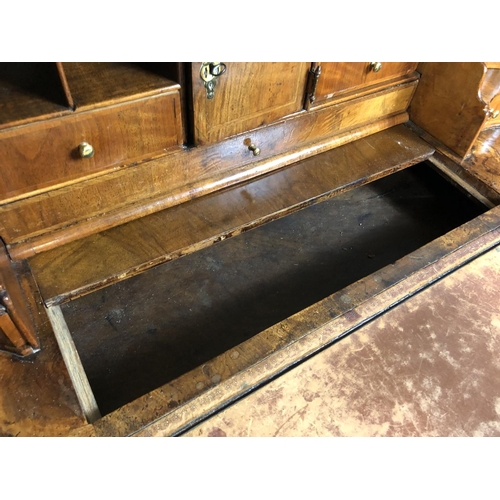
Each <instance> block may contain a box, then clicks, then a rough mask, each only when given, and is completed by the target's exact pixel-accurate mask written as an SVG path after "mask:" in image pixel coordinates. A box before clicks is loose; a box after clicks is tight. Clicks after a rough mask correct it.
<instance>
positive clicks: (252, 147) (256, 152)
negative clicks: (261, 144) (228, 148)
mask: <svg viewBox="0 0 500 500" xmlns="http://www.w3.org/2000/svg"><path fill="white" fill-rule="evenodd" d="M248 149H249V150H250V151H252V152H253V155H254V156H259V155H260V148H258V147H257V146H256V145H255V144H250V146H248Z"/></svg>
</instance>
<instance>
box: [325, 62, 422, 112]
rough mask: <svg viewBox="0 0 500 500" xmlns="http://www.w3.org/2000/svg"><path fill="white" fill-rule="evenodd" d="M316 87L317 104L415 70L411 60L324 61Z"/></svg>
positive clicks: (415, 64)
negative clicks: (371, 61) (377, 61)
mask: <svg viewBox="0 0 500 500" xmlns="http://www.w3.org/2000/svg"><path fill="white" fill-rule="evenodd" d="M320 65H321V74H320V76H319V78H318V84H317V87H316V99H315V104H319V103H322V102H324V101H326V100H328V99H331V98H332V97H336V96H338V95H341V94H343V93H345V92H349V91H354V90H356V89H359V88H360V87H364V86H370V85H374V84H378V83H383V82H384V81H386V80H391V79H393V78H397V77H400V76H403V75H406V74H408V73H411V72H413V71H415V69H416V67H417V63H409V62H402V63H401V62H383V63H365V62H354V63H353V62H350V63H346V62H326V63H325V62H323V63H320Z"/></svg>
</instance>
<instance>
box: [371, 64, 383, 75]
mask: <svg viewBox="0 0 500 500" xmlns="http://www.w3.org/2000/svg"><path fill="white" fill-rule="evenodd" d="M370 69H371V70H372V71H373V72H374V73H378V72H379V71H380V70H381V69H382V63H381V62H372V63H370Z"/></svg>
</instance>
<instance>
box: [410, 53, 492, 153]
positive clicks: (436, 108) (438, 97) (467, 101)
mask: <svg viewBox="0 0 500 500" xmlns="http://www.w3.org/2000/svg"><path fill="white" fill-rule="evenodd" d="M418 70H419V72H420V73H421V78H420V82H419V85H418V88H417V91H416V92H415V97H414V98H413V100H412V103H411V107H410V119H411V120H412V121H413V122H415V123H416V124H417V125H418V126H419V127H421V128H422V129H424V130H425V131H426V132H427V133H429V134H431V135H432V136H434V137H435V138H436V139H438V140H439V141H441V142H442V143H443V144H444V145H445V146H447V147H448V148H450V149H451V150H452V151H454V152H455V153H456V154H457V155H459V156H460V157H462V158H464V157H466V156H467V155H468V154H469V152H470V149H471V147H472V146H473V144H474V141H475V140H476V137H477V135H478V134H479V132H480V131H481V127H482V126H483V122H484V120H485V118H486V114H485V103H484V102H483V101H482V100H481V99H480V88H481V86H482V82H483V79H484V78H485V75H486V67H485V65H484V64H483V63H458V62H457V63H420V65H419V66H418Z"/></svg>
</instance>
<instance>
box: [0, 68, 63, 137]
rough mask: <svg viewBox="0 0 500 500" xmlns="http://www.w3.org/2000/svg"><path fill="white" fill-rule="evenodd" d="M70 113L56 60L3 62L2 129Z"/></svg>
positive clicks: (0, 78)
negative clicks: (54, 61)
mask: <svg viewBox="0 0 500 500" xmlns="http://www.w3.org/2000/svg"><path fill="white" fill-rule="evenodd" d="M68 113H71V110H70V109H69V107H68V104H67V102H66V99H65V96H64V92H63V86H62V83H61V81H60V80H59V75H58V73H57V68H56V65H55V63H4V62H2V63H0V130H1V129H4V128H9V127H13V126H17V125H22V124H24V123H29V122H32V121H36V120H41V119H45V118H49V117H51V116H61V115H64V114H68Z"/></svg>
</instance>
